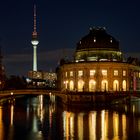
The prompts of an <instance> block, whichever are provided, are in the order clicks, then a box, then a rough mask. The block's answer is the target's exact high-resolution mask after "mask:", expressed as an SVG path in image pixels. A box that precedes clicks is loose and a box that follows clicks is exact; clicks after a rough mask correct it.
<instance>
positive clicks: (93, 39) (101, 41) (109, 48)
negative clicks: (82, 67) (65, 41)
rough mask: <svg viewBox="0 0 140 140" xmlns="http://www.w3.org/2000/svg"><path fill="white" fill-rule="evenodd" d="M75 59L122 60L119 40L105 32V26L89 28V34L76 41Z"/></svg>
mask: <svg viewBox="0 0 140 140" xmlns="http://www.w3.org/2000/svg"><path fill="white" fill-rule="evenodd" d="M75 60H76V61H77V62H78V61H122V53H121V51H120V49H119V41H117V40H116V39H115V38H114V37H112V36H111V35H109V34H107V33H106V30H105V28H99V27H98V28H90V32H89V34H88V35H86V36H84V37H83V38H82V39H81V40H80V41H79V42H78V43H77V47H76V52H75Z"/></svg>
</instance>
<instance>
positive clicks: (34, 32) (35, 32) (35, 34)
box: [32, 4, 37, 38]
mask: <svg viewBox="0 0 140 140" xmlns="http://www.w3.org/2000/svg"><path fill="white" fill-rule="evenodd" d="M32 35H33V38H37V31H36V5H35V4H34V31H33V34H32Z"/></svg>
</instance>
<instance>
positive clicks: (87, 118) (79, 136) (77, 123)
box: [0, 95, 140, 140]
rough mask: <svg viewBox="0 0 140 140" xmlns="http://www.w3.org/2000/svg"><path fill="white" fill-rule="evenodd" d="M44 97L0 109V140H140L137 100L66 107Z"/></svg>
mask: <svg viewBox="0 0 140 140" xmlns="http://www.w3.org/2000/svg"><path fill="white" fill-rule="evenodd" d="M54 100H55V99H54V98H53V100H52V102H50V100H49V98H48V97H47V96H43V95H39V96H26V97H22V98H16V99H15V101H13V102H11V103H10V102H9V103H7V102H6V103H1V105H0V140H140V100H138V99H135V100H134V101H132V102H131V103H130V104H127V105H124V104H119V105H110V106H106V107H105V106H103V105H102V106H93V107H90V108H88V107H82V106H81V107H67V106H64V105H63V104H60V103H59V104H58V102H57V101H54Z"/></svg>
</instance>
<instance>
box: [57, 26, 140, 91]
mask: <svg viewBox="0 0 140 140" xmlns="http://www.w3.org/2000/svg"><path fill="white" fill-rule="evenodd" d="M57 75H58V88H59V89H60V90H61V91H63V90H69V91H78V92H83V91H86V92H106V91H110V92H113V91H140V65H139V62H138V61H135V59H130V58H129V60H128V61H126V60H124V58H123V53H122V52H121V50H120V48H119V41H117V40H116V39H115V38H114V37H113V36H111V35H109V34H108V33H107V32H106V30H105V28H91V29H90V32H89V34H88V35H86V36H84V37H83V38H82V39H81V40H80V41H79V42H78V43H77V47H76V50H75V56H74V60H72V61H65V60H61V62H60V66H59V67H58V68H57Z"/></svg>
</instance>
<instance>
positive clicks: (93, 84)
mask: <svg viewBox="0 0 140 140" xmlns="http://www.w3.org/2000/svg"><path fill="white" fill-rule="evenodd" d="M89 91H92V92H94V91H96V81H95V80H90V81H89Z"/></svg>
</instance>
